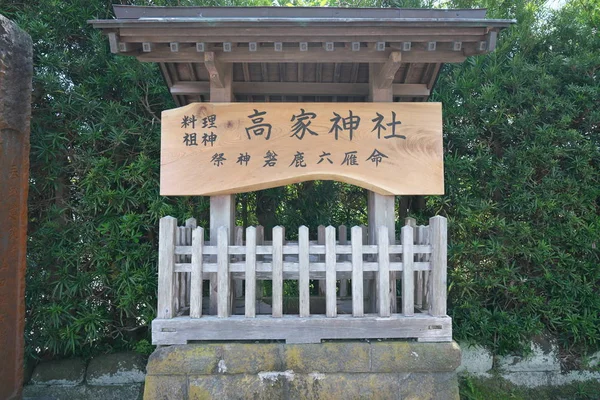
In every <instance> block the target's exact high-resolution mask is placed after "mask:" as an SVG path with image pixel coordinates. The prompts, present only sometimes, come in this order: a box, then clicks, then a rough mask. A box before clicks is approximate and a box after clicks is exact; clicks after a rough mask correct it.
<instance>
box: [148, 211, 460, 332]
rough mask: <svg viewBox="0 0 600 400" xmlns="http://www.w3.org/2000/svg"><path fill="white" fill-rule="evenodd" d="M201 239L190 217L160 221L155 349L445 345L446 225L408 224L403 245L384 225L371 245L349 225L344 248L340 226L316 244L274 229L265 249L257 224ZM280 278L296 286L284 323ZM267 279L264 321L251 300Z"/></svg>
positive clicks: (305, 234) (302, 232)
mask: <svg viewBox="0 0 600 400" xmlns="http://www.w3.org/2000/svg"><path fill="white" fill-rule="evenodd" d="M207 232H208V230H205V229H203V228H202V227H197V226H196V221H195V220H194V219H189V220H187V221H186V223H185V226H180V227H178V226H177V220H176V219H175V218H173V217H164V218H162V219H161V221H160V242H159V268H158V269H159V273H158V275H159V283H158V310H157V311H158V312H157V314H158V315H157V319H156V320H155V321H154V322H153V343H154V344H177V343H186V342H188V341H190V340H286V341H288V342H318V341H320V340H322V339H353V338H356V339H358V338H409V337H410V338H417V339H418V340H421V341H448V340H451V336H452V333H451V320H450V318H449V317H448V316H447V315H446V257H447V255H446V252H447V239H446V219H445V218H444V217H441V216H436V217H433V218H431V219H430V221H429V225H428V226H416V224H415V221H414V220H413V219H407V224H406V225H405V226H403V227H402V229H401V233H400V240H399V241H394V242H393V243H390V239H389V236H388V228H387V227H385V226H380V227H378V229H377V230H376V233H377V237H376V238H374V239H375V240H370V242H371V243H376V244H367V243H368V242H369V241H368V238H367V229H366V227H364V226H362V227H361V226H354V227H352V228H351V229H350V238H349V240H348V236H347V233H348V232H347V229H346V227H345V226H340V227H338V229H336V228H334V227H332V226H328V227H324V226H320V227H318V232H317V233H318V234H317V237H318V240H317V241H311V240H309V229H308V228H307V227H306V226H301V227H300V228H299V229H298V233H297V240H296V241H286V240H285V230H284V228H283V227H280V226H277V227H275V228H273V230H272V240H271V241H265V240H264V229H263V228H262V227H260V226H258V227H248V228H246V229H245V230H244V229H243V228H242V227H236V228H235V230H234V232H233V234H232V235H230V232H229V231H228V229H227V228H226V227H220V228H219V229H218V230H217V240H216V241H214V240H213V241H212V243H213V244H212V245H211V244H210V243H211V242H210V241H207V238H206V233H207ZM336 234H337V235H336ZM215 278H216V288H217V290H216V294H214V293H212V291H211V293H210V294H211V295H216V305H217V307H216V315H207V311H208V309H209V308H208V307H207V306H208V305H207V299H205V295H204V293H203V282H204V281H206V280H214V279H215ZM396 279H398V280H399V281H401V286H400V293H401V295H400V299H401V304H400V306H399V308H398V311H400V312H399V313H396V312H395V311H396V309H397V308H396V302H397V299H398V297H397V293H396ZM285 280H295V281H297V291H298V295H297V297H298V307H297V311H296V312H295V314H294V315H288V314H285V315H284V281H285ZM263 281H271V285H272V296H271V297H270V299H268V303H269V304H268V307H267V308H270V310H269V311H270V315H259V314H260V313H259V312H258V311H257V304H259V301H260V299H259V301H257V297H259V296H257V293H258V292H261V293H262V289H260V287H259V288H258V290H257V286H260V285H261V284H262V282H263ZM311 281H313V282H315V281H316V283H317V284H318V285H321V286H324V297H325V299H324V300H325V307H324V313H322V314H321V313H315V311H314V310H311V304H312V301H314V300H315V299H314V296H312V297H311V296H310V285H311ZM370 282H374V283H375V284H374V285H371V284H370ZM338 287H339V293H338ZM371 288H373V291H372V292H369V289H371ZM348 292H350V293H351V297H349V296H348ZM372 296H374V298H375V299H376V301H375V303H374V305H375V308H374V309H371V310H366V309H365V308H366V307H368V305H369V302H367V303H366V304H365V298H367V297H369V298H370V297H372ZM236 299H240V302H239V303H241V304H243V315H234V314H235V309H236V307H235V305H234V303H235V302H236ZM211 302H212V301H211ZM344 302H345V303H344ZM263 303H264V301H263ZM342 303H344V304H350V303H351V310H348V312H343V311H342V312H339V310H338V307H339V306H340V304H342ZM259 305H260V304H259ZM240 314H241V313H240ZM284 321H285V322H284Z"/></svg>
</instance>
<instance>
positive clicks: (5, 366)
mask: <svg viewBox="0 0 600 400" xmlns="http://www.w3.org/2000/svg"><path fill="white" fill-rule="evenodd" d="M0 32H1V33H0V49H1V50H0V54H1V55H0V359H2V362H1V363H0V398H1V399H7V400H15V399H20V398H21V395H22V389H23V371H24V368H23V354H24V348H25V346H24V339H25V335H24V334H23V330H24V328H25V268H26V258H27V251H26V250H27V220H28V218H27V194H28V190H29V148H30V143H29V131H30V127H29V121H30V118H31V76H32V73H33V67H32V63H33V62H32V45H31V38H30V37H29V35H28V34H27V33H25V32H24V31H22V30H21V29H19V27H18V26H17V25H16V24H15V23H13V22H12V21H10V20H8V19H6V18H5V17H3V16H2V15H0ZM59 197H60V196H59ZM59 207H60V206H59ZM56 229H57V231H60V230H61V229H62V227H60V226H59V227H57V228H56Z"/></svg>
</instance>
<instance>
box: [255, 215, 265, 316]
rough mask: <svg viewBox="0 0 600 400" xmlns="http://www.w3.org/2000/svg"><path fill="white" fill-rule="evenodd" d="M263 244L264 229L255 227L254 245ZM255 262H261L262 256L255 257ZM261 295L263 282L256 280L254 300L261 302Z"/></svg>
mask: <svg viewBox="0 0 600 400" xmlns="http://www.w3.org/2000/svg"><path fill="white" fill-rule="evenodd" d="M264 243H265V228H264V226H262V225H258V226H257V227H256V244H257V245H258V246H262V245H263V244H264ZM256 260H257V261H263V256H258V255H257V256H256ZM263 293H264V286H263V281H262V280H257V281H256V299H257V300H259V302H262V298H263ZM258 311H260V303H259V310H258Z"/></svg>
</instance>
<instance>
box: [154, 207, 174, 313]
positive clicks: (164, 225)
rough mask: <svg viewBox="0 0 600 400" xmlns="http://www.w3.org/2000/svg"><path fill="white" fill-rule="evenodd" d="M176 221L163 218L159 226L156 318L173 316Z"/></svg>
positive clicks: (170, 218) (171, 218)
mask: <svg viewBox="0 0 600 400" xmlns="http://www.w3.org/2000/svg"><path fill="white" fill-rule="evenodd" d="M176 231H177V219H176V218H173V217H163V218H161V219H160V224H159V244H158V287H159V291H158V307H157V308H158V310H157V318H173V317H174V316H175V315H174V314H175V302H174V292H175V273H174V269H175V244H176V242H175V241H176Z"/></svg>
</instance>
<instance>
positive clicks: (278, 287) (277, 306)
mask: <svg viewBox="0 0 600 400" xmlns="http://www.w3.org/2000/svg"><path fill="white" fill-rule="evenodd" d="M272 266H273V281H272V282H273V285H272V287H273V304H272V315H273V317H277V318H280V317H282V316H283V228H282V227H281V226H276V227H274V228H273V261H272Z"/></svg>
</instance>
